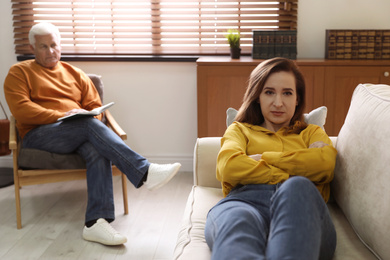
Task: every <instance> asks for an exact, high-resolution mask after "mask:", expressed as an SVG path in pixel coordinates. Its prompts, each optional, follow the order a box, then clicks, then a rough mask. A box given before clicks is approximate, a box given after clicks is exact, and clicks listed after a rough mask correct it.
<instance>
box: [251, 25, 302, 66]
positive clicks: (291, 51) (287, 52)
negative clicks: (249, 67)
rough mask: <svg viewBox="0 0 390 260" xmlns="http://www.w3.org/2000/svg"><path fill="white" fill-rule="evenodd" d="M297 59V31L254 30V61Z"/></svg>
mask: <svg viewBox="0 0 390 260" xmlns="http://www.w3.org/2000/svg"><path fill="white" fill-rule="evenodd" d="M273 57H285V58H289V59H296V57H297V31H296V30H279V31H277V30H254V31H253V47H252V58H253V59H269V58H273Z"/></svg>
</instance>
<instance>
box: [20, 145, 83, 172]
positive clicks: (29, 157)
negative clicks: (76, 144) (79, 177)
mask: <svg viewBox="0 0 390 260" xmlns="http://www.w3.org/2000/svg"><path fill="white" fill-rule="evenodd" d="M18 166H19V167H20V168H22V169H85V161H84V159H83V158H82V157H81V156H80V155H79V154H77V153H71V154H58V153H49V152H46V151H42V150H38V149H31V148H22V149H20V152H19V158H18Z"/></svg>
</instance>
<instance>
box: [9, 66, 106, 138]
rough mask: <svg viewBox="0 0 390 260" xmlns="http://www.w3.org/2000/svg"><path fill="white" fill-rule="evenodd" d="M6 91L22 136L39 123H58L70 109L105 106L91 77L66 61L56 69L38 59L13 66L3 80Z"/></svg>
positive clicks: (88, 108) (89, 108)
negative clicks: (44, 65) (42, 63)
mask: <svg viewBox="0 0 390 260" xmlns="http://www.w3.org/2000/svg"><path fill="white" fill-rule="evenodd" d="M4 93H5V98H6V100H7V103H8V106H9V108H10V110H11V113H12V115H13V116H14V117H15V119H16V121H17V125H16V126H17V128H18V130H19V134H20V136H21V137H22V138H23V137H24V136H25V134H26V133H27V132H28V131H30V130H31V129H34V128H36V127H38V126H39V125H44V124H51V123H54V122H56V121H57V119H58V118H60V117H62V116H64V115H65V112H67V111H69V110H72V109H75V108H83V109H85V110H91V109H94V108H96V107H99V106H101V105H102V104H101V101H100V97H99V94H98V92H97V90H96V88H95V87H94V85H93V83H92V81H91V80H90V79H89V77H88V76H87V75H86V74H85V73H84V72H82V71H81V70H80V69H78V68H76V67H73V66H71V65H70V64H68V63H65V62H58V64H57V66H56V67H54V68H53V69H48V68H45V67H42V66H41V65H39V64H38V63H36V62H35V60H28V61H23V62H20V63H17V64H15V65H13V66H12V67H11V68H10V70H9V73H8V75H7V77H6V79H5V81H4ZM98 118H99V119H101V115H100V116H99V117H98Z"/></svg>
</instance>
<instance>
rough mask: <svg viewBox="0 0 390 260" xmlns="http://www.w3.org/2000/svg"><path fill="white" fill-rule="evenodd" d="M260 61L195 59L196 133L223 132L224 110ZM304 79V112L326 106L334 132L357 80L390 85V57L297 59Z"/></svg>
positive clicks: (239, 95) (240, 92) (237, 98)
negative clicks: (388, 59) (379, 58)
mask: <svg viewBox="0 0 390 260" xmlns="http://www.w3.org/2000/svg"><path fill="white" fill-rule="evenodd" d="M260 62H261V60H253V59H251V58H250V57H241V59H240V60H231V59H230V58H229V57H202V58H199V59H198V61H197V88H198V90H197V92H198V137H206V136H222V135H223V134H224V132H225V129H226V110H227V109H228V108H229V107H234V108H236V109H238V108H239V107H240V106H241V103H242V99H243V96H244V93H245V89H246V87H247V83H248V79H249V75H250V73H251V72H252V70H253V69H254V68H255V67H256V66H257V65H258V64H259V63H260ZM296 62H297V65H298V66H299V68H300V69H301V71H302V74H303V75H304V77H305V81H306V112H308V111H311V110H312V109H314V108H317V107H319V106H327V107H328V116H327V121H326V125H325V129H326V131H327V133H328V134H329V135H332V136H334V135H337V134H338V132H339V131H340V128H341V126H342V125H343V123H344V119H345V116H346V114H347V112H348V108H349V104H350V101H351V97H352V93H353V90H354V89H355V87H356V86H357V85H358V84H359V83H373V84H378V83H383V84H388V85H390V75H389V73H390V61H383V60H380V61H374V60H372V61H330V60H297V61H296Z"/></svg>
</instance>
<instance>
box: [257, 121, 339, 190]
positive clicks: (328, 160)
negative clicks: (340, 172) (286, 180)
mask: <svg viewBox="0 0 390 260" xmlns="http://www.w3.org/2000/svg"><path fill="white" fill-rule="evenodd" d="M313 129H314V130H313V131H309V132H310V133H309V134H307V135H306V137H305V138H304V139H306V140H307V146H309V145H310V144H312V143H314V142H317V141H322V142H324V143H326V144H328V145H327V146H325V147H322V148H307V149H299V150H296V151H289V152H264V153H263V155H262V159H263V160H265V161H266V162H267V163H269V164H271V165H273V166H275V167H278V168H280V169H282V170H285V171H288V172H289V173H290V175H299V176H304V177H307V178H308V179H310V180H311V181H312V182H314V183H315V184H325V183H329V182H330V181H332V179H333V176H334V173H333V170H334V167H335V164H336V155H337V150H336V149H335V148H334V147H333V146H332V142H331V140H330V139H329V137H328V136H327V135H326V133H325V132H324V131H323V130H322V129H321V128H319V127H318V128H317V127H315V128H313Z"/></svg>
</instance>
